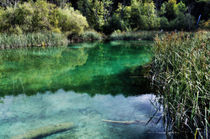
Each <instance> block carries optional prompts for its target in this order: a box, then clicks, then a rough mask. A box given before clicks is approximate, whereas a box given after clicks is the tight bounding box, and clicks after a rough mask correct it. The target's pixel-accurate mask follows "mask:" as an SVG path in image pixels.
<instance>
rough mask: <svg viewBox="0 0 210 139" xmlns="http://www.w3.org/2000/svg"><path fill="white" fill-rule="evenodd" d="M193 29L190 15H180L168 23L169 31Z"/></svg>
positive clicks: (192, 20)
mask: <svg viewBox="0 0 210 139" xmlns="http://www.w3.org/2000/svg"><path fill="white" fill-rule="evenodd" d="M194 27H195V19H194V17H193V16H191V15H190V14H186V15H184V14H180V15H179V16H177V18H175V19H174V20H172V21H171V22H170V29H179V30H191V29H193V28H194Z"/></svg>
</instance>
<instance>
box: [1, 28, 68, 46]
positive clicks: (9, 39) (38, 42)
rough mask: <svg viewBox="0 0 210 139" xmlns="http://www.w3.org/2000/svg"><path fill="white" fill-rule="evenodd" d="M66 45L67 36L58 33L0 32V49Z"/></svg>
mask: <svg viewBox="0 0 210 139" xmlns="http://www.w3.org/2000/svg"><path fill="white" fill-rule="evenodd" d="M67 45H68V40H67V37H65V36H64V35H62V34H58V33H49V32H46V33H28V34H21V35H16V34H0V48H1V49H10V48H25V47H34V46H37V47H49V46H67Z"/></svg>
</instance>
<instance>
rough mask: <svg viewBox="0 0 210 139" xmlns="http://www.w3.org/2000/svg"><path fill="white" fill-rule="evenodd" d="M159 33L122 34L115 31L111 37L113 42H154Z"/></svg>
mask: <svg viewBox="0 0 210 139" xmlns="http://www.w3.org/2000/svg"><path fill="white" fill-rule="evenodd" d="M156 34H161V32H158V31H138V32H121V31H115V32H113V33H112V34H111V35H110V39H111V40H153V39H154V38H155V35H156Z"/></svg>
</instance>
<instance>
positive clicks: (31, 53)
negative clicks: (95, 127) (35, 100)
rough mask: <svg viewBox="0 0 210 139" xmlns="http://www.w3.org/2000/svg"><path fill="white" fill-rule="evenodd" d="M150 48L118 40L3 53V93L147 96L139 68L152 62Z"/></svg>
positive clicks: (0, 74)
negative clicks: (49, 92)
mask: <svg viewBox="0 0 210 139" xmlns="http://www.w3.org/2000/svg"><path fill="white" fill-rule="evenodd" d="M149 45H151V42H135V41H134V42H125V41H119V42H110V43H104V44H103V43H98V44H94V45H93V46H92V47H91V44H77V45H74V46H72V47H68V48H47V49H40V48H39V49H35V48H34V49H30V50H25V49H21V50H4V51H0V92H1V95H2V96H4V95H16V94H20V93H25V94H27V95H32V94H35V93H37V92H45V91H48V90H51V91H53V92H54V91H56V90H58V89H60V88H63V89H65V90H74V91H76V92H87V93H89V94H90V95H94V94H98V93H100V94H107V93H109V94H110V93H112V94H113V95H114V94H122V93H123V94H127V95H129V94H130V92H131V90H132V92H133V93H144V92H146V90H147V89H145V85H143V87H139V84H140V85H141V83H139V82H142V80H143V78H139V77H138V76H141V74H140V73H139V70H137V67H139V66H141V65H143V64H145V63H148V62H149V61H150V60H151V52H150V51H149V49H150V47H149ZM137 71H138V72H137ZM144 84H146V82H144Z"/></svg>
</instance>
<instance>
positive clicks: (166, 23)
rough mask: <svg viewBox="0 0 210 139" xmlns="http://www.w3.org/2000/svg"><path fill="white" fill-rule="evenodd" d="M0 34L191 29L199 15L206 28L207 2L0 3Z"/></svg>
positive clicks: (65, 0) (96, 0)
mask: <svg viewBox="0 0 210 139" xmlns="http://www.w3.org/2000/svg"><path fill="white" fill-rule="evenodd" d="M0 5H1V8H0V32H4V33H5V32H7V33H25V32H38V31H43V30H47V31H49V30H50V31H53V32H57V33H60V32H63V33H65V34H67V35H69V36H71V35H72V34H73V35H74V36H75V35H80V34H82V33H83V32H84V30H85V29H88V27H89V28H92V29H95V30H96V31H99V32H102V33H105V34H110V33H112V32H113V31H115V30H121V31H136V30H157V29H164V30H174V29H177V30H192V29H194V28H195V27H196V21H197V19H198V17H199V15H202V16H201V20H202V21H201V22H200V23H201V27H204V28H209V22H210V21H209V20H208V19H209V13H210V9H209V8H208V7H209V6H210V3H209V1H208V0H200V1H195V0H190V1H187V0H181V1H177V0H168V1H167V0H160V1H158V0H154V1H153V0H126V1H125V0H48V2H47V1H46V0H34V1H33V0H30V1H29V0H2V1H1V2H0Z"/></svg>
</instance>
